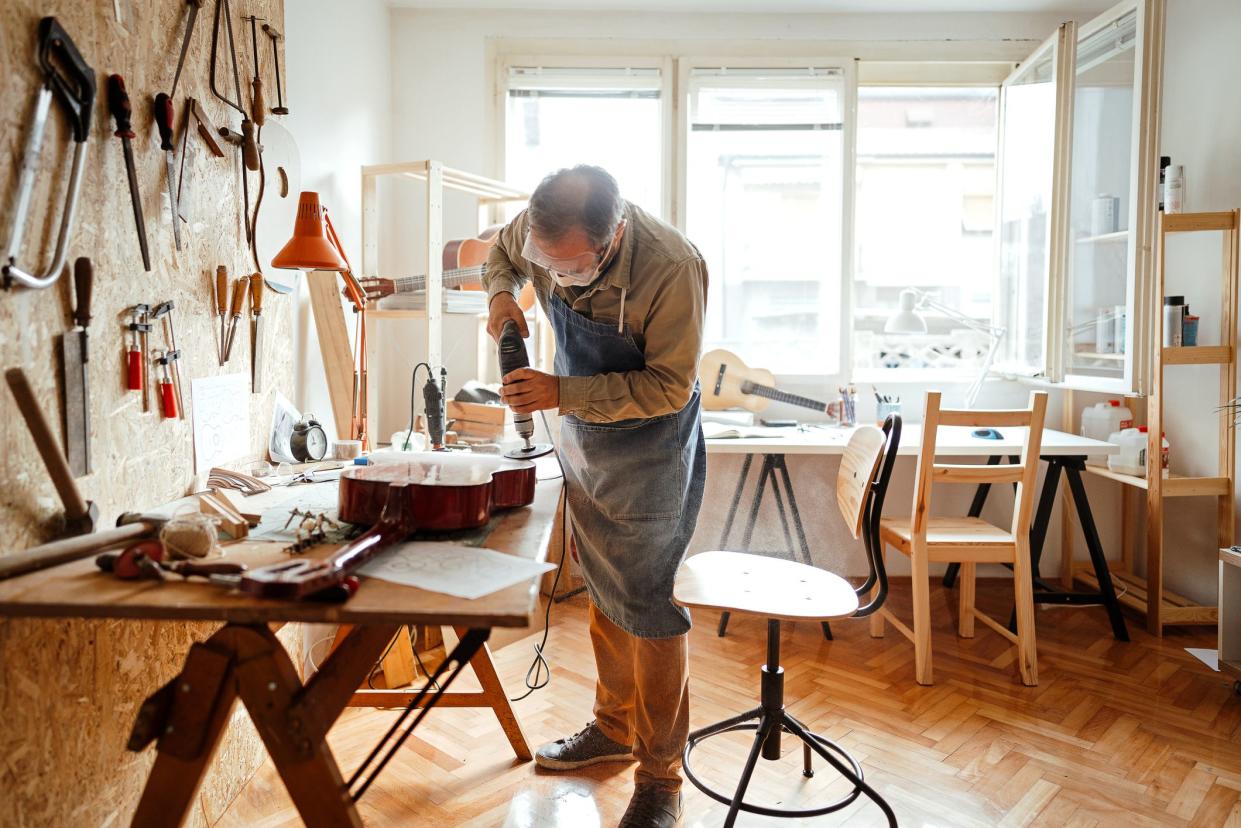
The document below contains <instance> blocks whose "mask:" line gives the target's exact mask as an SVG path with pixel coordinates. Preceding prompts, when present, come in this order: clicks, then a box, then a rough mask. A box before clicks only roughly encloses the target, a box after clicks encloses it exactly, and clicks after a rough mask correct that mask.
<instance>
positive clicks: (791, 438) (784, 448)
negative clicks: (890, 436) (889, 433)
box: [707, 425, 1120, 457]
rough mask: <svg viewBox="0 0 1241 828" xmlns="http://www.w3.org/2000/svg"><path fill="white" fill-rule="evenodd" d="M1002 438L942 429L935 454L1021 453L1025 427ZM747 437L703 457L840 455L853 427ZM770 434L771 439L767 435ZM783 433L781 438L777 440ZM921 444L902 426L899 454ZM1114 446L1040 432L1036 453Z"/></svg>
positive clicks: (720, 443) (712, 444)
mask: <svg viewBox="0 0 1241 828" xmlns="http://www.w3.org/2000/svg"><path fill="white" fill-rule="evenodd" d="M996 430H997V431H999V432H1000V436H1001V438H1002V439H999V440H987V439H984V438H982V437H975V436H973V434H972V433H971V432H972V431H974V429H972V428H966V427H963V426H941V427H940V429H939V435H938V438H937V439H936V442H935V449H936V451H935V454H936V455H937V456H941V457H990V456H992V455H1018V454H1021V444H1022V441H1023V440H1024V439H1025V432H1026V429H1024V428H1002V429H996ZM745 431H746V432H747V433H756V432H757V433H762V435H763V436H756V437H741V438H731V439H730V438H724V439H715V440H708V441H707V453H708V454H844V451H845V445H846V444H848V442H849V438H850V437H852V436H853V432H854V429H853V428H845V427H841V426H823V427H813V426H812V427H808V428H805V429H804V430H803V429H801V428H746V429H745ZM768 435H770V436H768ZM778 435H784V436H778ZM921 445H922V426H921V425H906V426H905V427H904V428H903V429H902V430H901V446H900V449H899V451H898V454H917V453H918V449H919V447H920V446H921ZM1119 451H1120V448H1119V447H1118V446H1115V445H1113V444H1112V443H1105V442H1103V441H1101V440H1092V439H1090V438H1088V437H1078V436H1077V435H1076V434H1067V433H1065V432H1063V431H1052V430H1050V429H1044V431H1043V447H1042V450H1041V451H1040V452H1039V453H1040V454H1041V455H1058V456H1068V455H1090V454H1115V453H1117V452H1119Z"/></svg>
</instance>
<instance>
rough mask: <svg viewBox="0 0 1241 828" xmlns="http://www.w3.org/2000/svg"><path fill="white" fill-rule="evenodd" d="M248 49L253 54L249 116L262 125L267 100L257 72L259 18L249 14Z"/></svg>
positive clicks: (265, 113)
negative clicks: (252, 78)
mask: <svg viewBox="0 0 1241 828" xmlns="http://www.w3.org/2000/svg"><path fill="white" fill-rule="evenodd" d="M246 20H249V21H250V51H251V53H252V54H253V55H254V80H252V81H250V116H251V117H252V118H254V123H255V124H257V125H258V126H260V127H261V126H262V125H263V122H264V121H265V120H267V101H266V100H265V99H264V97H263V78H262V76H261V75H260V74H259V25H258V24H259V18H257V17H255V16H254V15H250V16H249V17H247V18H246Z"/></svg>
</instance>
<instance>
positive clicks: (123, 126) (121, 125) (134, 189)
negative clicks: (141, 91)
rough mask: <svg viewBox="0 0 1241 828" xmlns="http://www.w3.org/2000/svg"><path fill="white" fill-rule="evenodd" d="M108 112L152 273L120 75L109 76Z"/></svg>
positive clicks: (140, 243)
mask: <svg viewBox="0 0 1241 828" xmlns="http://www.w3.org/2000/svg"><path fill="white" fill-rule="evenodd" d="M108 110H109V111H110V112H111V113H112V117H113V118H115V119H116V132H114V133H112V134H113V135H115V136H116V137H117V138H120V139H121V150H122V151H123V152H124V153H125V174H126V175H127V176H129V200H130V201H132V202H133V205H134V224H136V225H137V227H138V247H139V248H140V249H141V250H142V269H143V270H146V271H148V272H150V270H151V253H150V251H149V250H148V249H147V228H146V222H145V221H143V218H142V196H141V194H140V193H139V192H138V174H137V173H136V172H135V171H134V147H133V144H132V143H131V142H132V141H133V139H134V138H135V137H136V136H135V135H134V131H133V128H132V127H131V126H130V120H131V118H132V117H133V107H132V106H130V103H129V93H128V92H126V91H125V79H124V78H122V77H121V76H120V75H108Z"/></svg>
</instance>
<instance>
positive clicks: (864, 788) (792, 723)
mask: <svg viewBox="0 0 1241 828" xmlns="http://www.w3.org/2000/svg"><path fill="white" fill-rule="evenodd" d="M786 718H787V721H786V723H785V729H787V730H788V731H789V733H792V734H793V735H794V736H796V737H797V738H799V739H801V740H802V743H803V744H805V745H808V746H809V747H810V749H811V750H813V751H814V752H815V753H817V754H819V755H820V756H822V757H823V758H824V759H826V760H827V763H828V764H829V765H831V766H832V767H833V768H835V769H836V771H837V772H838V773H839V774H840V775H841V776H843V777H844V778H845V779H846V780H847V781H848V782H849V783H850V784H851V785H853V787H854V788H856V789H858V790H860V791H861V792H862V793H864V794H865V795H866V796H867V797H869V798H870V800H871V802H874V803H875V804H876V805H878V806H879V809H880V810H881V811H883V815H884V817H885V818H886V819H887V821H888V825H889V826H890V828H897V822H896V814H895V813H894V812H893V810H892V806H891V805H889V804H888V802H887V800H885V799H884V798H883V797H882V796H880V795H879V792H878V791H876V790H875V789H874V788H872V787H871V786H870V785H867V784H866V782H865V781H863V779H862V778H861V777H860V776H858V775H857V774H855V773H854V772H853V769H852V768H849V767H847V766H846V765H845V764H844V763H843V762H841V761H840V760H839V759H838V758H836V757H835V756H832V754H831V751H829V750H828V749H827V748H825V747H823V745H821V744H819V741H818V739H816V738H815V737H814V734H813V733H811V732H810V731H809V730H807V729H806V726H805V725H803V724H802V723H801V722H799V721H797V720H796V719H794V718H792V717H791V716H789V717H786ZM726 824H727V825H731V824H732V823H731V822H728V823H726Z"/></svg>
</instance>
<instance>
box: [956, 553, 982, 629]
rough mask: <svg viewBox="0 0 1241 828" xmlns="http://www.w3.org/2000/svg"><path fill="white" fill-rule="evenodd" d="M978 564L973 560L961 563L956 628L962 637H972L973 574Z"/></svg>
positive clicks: (975, 572)
mask: <svg viewBox="0 0 1241 828" xmlns="http://www.w3.org/2000/svg"><path fill="white" fill-rule="evenodd" d="M977 569H978V564H976V563H974V562H973V561H966V562H963V563H962V564H961V571H960V576H959V577H960V582H961V617H960V619H958V625H957V629H958V631H959V632H960V635H961V637H962V638H973V637H974V576H975V575H976V574H977Z"/></svg>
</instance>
